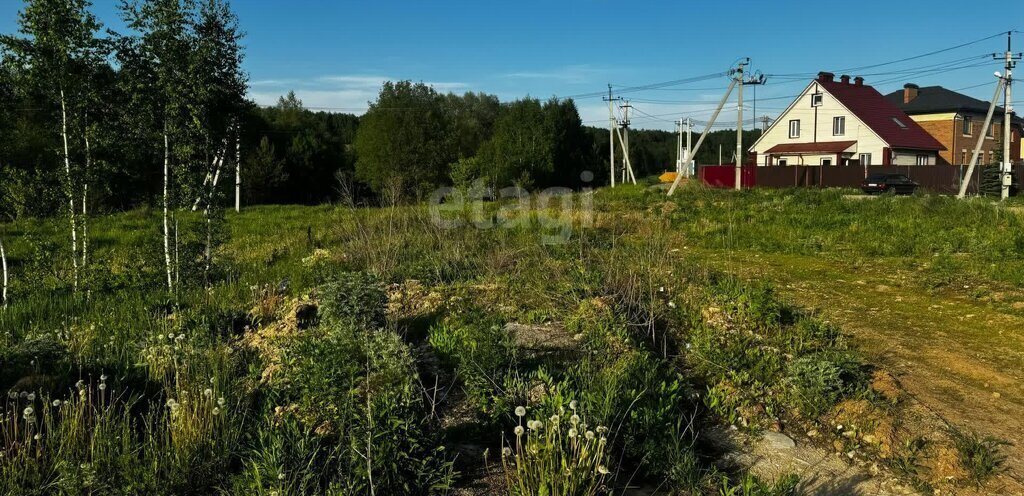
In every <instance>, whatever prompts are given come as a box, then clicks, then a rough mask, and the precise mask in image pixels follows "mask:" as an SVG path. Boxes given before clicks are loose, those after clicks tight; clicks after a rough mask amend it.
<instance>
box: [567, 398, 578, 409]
mask: <svg viewBox="0 0 1024 496" xmlns="http://www.w3.org/2000/svg"><path fill="white" fill-rule="evenodd" d="M578 404H579V403H576V400H572V401H570V402H569V409H571V410H572V411H574V412H575V411H576V405H578Z"/></svg>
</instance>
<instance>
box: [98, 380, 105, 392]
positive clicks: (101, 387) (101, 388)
mask: <svg viewBox="0 0 1024 496" xmlns="http://www.w3.org/2000/svg"><path fill="white" fill-rule="evenodd" d="M99 388H100V391H103V390H105V389H107V385H106V384H105V383H102V382H101V383H100V385H99Z"/></svg>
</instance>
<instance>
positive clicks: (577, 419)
mask: <svg viewBox="0 0 1024 496" xmlns="http://www.w3.org/2000/svg"><path fill="white" fill-rule="evenodd" d="M569 422H571V423H572V425H576V424H578V423H580V416H579V415H576V414H575V413H574V414H573V415H572V417H569Z"/></svg>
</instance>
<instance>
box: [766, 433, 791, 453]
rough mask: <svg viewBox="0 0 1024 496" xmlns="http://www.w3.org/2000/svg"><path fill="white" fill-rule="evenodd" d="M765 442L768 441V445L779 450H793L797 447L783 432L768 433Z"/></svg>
mask: <svg viewBox="0 0 1024 496" xmlns="http://www.w3.org/2000/svg"><path fill="white" fill-rule="evenodd" d="M764 440H765V441H768V444H769V445H770V446H771V447H772V448H773V449H777V450H783V449H793V448H795V447H796V443H795V442H793V439H792V438H790V437H789V436H787V435H785V434H783V433H781V432H766V433H765V435H764Z"/></svg>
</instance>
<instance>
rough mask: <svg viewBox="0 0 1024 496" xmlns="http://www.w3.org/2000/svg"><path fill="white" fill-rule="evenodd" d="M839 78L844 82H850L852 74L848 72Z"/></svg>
mask: <svg viewBox="0 0 1024 496" xmlns="http://www.w3.org/2000/svg"><path fill="white" fill-rule="evenodd" d="M839 80H840V81H842V82H843V84H850V76H849V75H848V74H843V75H842V76H839Z"/></svg>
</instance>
